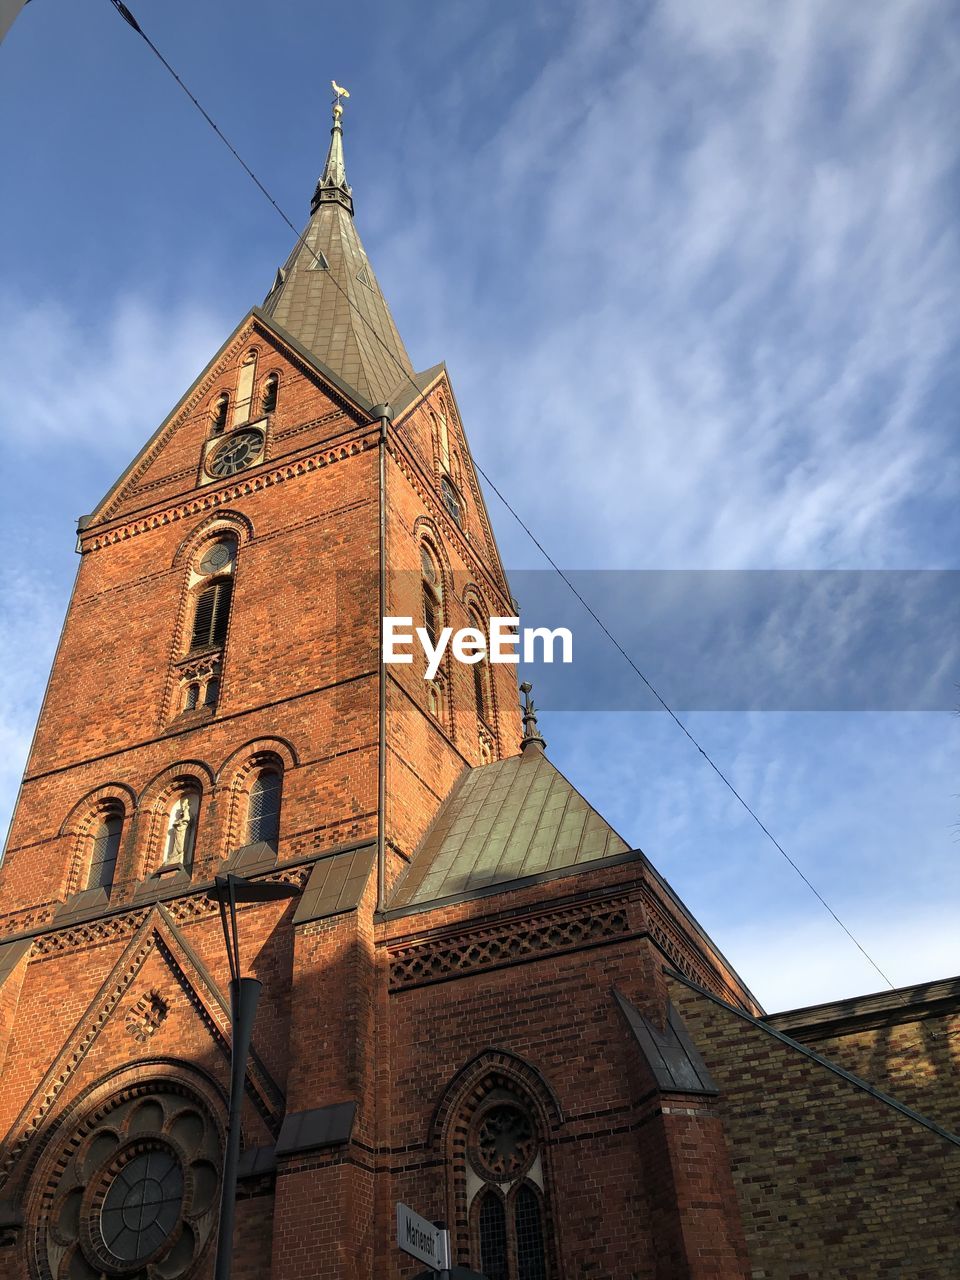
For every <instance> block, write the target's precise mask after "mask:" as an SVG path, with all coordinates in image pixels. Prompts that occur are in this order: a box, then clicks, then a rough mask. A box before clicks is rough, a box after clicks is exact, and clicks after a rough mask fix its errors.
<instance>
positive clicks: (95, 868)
mask: <svg viewBox="0 0 960 1280" xmlns="http://www.w3.org/2000/svg"><path fill="white" fill-rule="evenodd" d="M122 831H123V819H122V818H121V817H120V815H119V814H116V813H110V814H107V815H106V816H105V817H104V818H103V819H102V820H101V822H100V825H99V826H98V827H97V828H96V830H95V831H94V833H93V851H92V854H91V857H90V874H89V876H88V877H87V888H88V889H109V888H110V887H111V886H112V884H113V875H114V872H115V871H116V867H117V854H118V853H119V852H120V835H121V833H122Z"/></svg>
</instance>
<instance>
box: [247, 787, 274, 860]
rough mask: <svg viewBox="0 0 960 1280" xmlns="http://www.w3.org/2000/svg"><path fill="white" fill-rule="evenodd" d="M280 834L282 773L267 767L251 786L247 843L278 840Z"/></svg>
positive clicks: (270, 842)
mask: <svg viewBox="0 0 960 1280" xmlns="http://www.w3.org/2000/svg"><path fill="white" fill-rule="evenodd" d="M279 834H280V775H279V773H275V772H274V771H273V770H272V769H265V770H264V771H263V773H260V774H258V775H257V777H256V778H255V779H254V782H253V786H252V787H251V788H250V810H249V818H248V822H247V844H257V843H258V842H259V841H261V840H264V841H266V842H267V843H268V844H272V843H274V842H275V841H276V839H277V836H278V835H279Z"/></svg>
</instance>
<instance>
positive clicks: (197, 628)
mask: <svg viewBox="0 0 960 1280" xmlns="http://www.w3.org/2000/svg"><path fill="white" fill-rule="evenodd" d="M232 593H233V582H232V581H231V579H229V578H226V579H223V580H221V581H220V582H212V583H211V584H210V586H209V587H204V589H203V591H202V592H201V593H200V597H199V599H198V600H197V608H196V612H195V613H194V615H193V633H192V635H191V638H190V648H191V650H193V649H210V648H213V647H214V646H221V645H222V644H223V642H224V640H225V639H226V637H227V620H228V619H229V617H230V597H231V595H232Z"/></svg>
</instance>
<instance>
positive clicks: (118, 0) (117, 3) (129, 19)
mask: <svg viewBox="0 0 960 1280" xmlns="http://www.w3.org/2000/svg"><path fill="white" fill-rule="evenodd" d="M110 3H111V4H112V5H113V7H114V8H115V9H116V11H117V13H119V15H120V16H121V18H123V20H124V22H126V23H127V25H128V26H130V27H131V28H132V29H133V30H134V31H135V32H136V33H137V35H139V36H140V37H141V39H142V40H143V41H144V42H145V44H146V45H147V47H148V48H149V49H150V51H151V52H152V53H153V54H154V56H155V57H156V58H157V59H158V60H159V62H160V63H161V64H162V65H163V67H164V68H165V69H166V70H167V72H168V73H169V74H170V75H171V76H172V77H173V79H174V80H175V81H176V82H177V84H178V85H179V86H180V88H181V89H182V90H183V92H184V93H185V94H186V96H187V97H188V98H189V99H190V101H191V102H192V103H193V105H194V106H195V107H196V109H197V110H198V111H199V112H200V114H201V115H202V116H203V118H204V120H205V121H206V122H207V124H208V125H209V126H210V128H211V129H212V130H213V131H214V133H215V134H216V135H217V137H218V138H219V139H220V141H221V142H222V143H223V145H224V146H225V147H226V148H227V150H228V151H229V152H230V154H231V155H232V156H233V157H234V159H235V160H236V161H237V163H238V164H239V165H240V166H241V168H242V169H243V171H244V172H245V173H246V174H247V176H248V177H249V178H250V180H251V181H252V182H253V183H254V184H255V186H256V187H257V189H258V190H259V191H260V192H261V193H262V194H263V195H264V196H265V197H266V199H267V200H268V201H269V202H270V204H271V205H272V206H273V208H274V209H275V210H276V212H277V213H278V214H279V215H280V217H281V218H282V219H283V221H284V223H285V224H286V225H287V227H289V228H290V230H291V231H292V232H293V233H294V235H295V236H296V237H297V245H300V244H303V245H304V246H305V247H306V248H307V249H308V250H309V252H310V253H312V254H313V257H314V260H315V261H316V263H317V264H318V266H324V265H325V264H324V263H323V262H322V261H321V259H320V258H319V256H318V255H317V254H316V253H315V252H314V250H313V249H312V248H311V246H310V245H309V244H307V242H306V239H305V237H304V235H303V234H302V233H300V232H299V231H297V228H296V226H295V225H294V223H293V222H292V221H291V220H290V218H289V217H288V216H287V215H286V213H284V211H283V209H282V208H281V207H280V205H279V204H278V203H277V201H276V200H275V199H274V197H273V196H272V195H271V194H270V192H269V191H268V190H267V188H266V186H264V184H263V183H262V182H261V181H260V179H259V178H258V177H257V175H256V174H255V173H254V171H253V170H252V169H251V168H250V166H249V165H248V164H247V163H246V161H245V160H244V159H243V157H242V156H241V155H240V153H239V152H238V151H237V149H236V147H234V145H233V143H232V142H230V140H229V139H228V138H227V137H226V135H225V134H224V133H223V131H222V130H221V129H220V127H219V125H217V123H216V121H215V120H214V119H213V118H212V117H211V116H210V114H209V113H208V112H207V111H206V110H205V109H204V107H203V106H202V105H201V104H200V102H199V101H198V99H197V98H196V96H195V95H194V94H193V93H192V92H191V91H190V89H188V88H187V86H186V85H185V84H184V82H183V81H182V80H181V78H180V76H179V75H178V74H177V72H176V71H175V70H174V68H173V67H172V66H171V65H170V63H169V62H168V61H167V59H166V58H165V57H164V56H163V54H162V53H161V52H160V50H159V49H158V48H157V46H156V45H155V44H154V43H153V41H152V40H151V39H150V37H149V36H148V35H147V34H146V32H145V31H144V30H143V28H142V27H141V26H140V24H139V22H137V20H136V18H135V17H134V16H133V14H132V13H131V12H130V10H129V9H128V8H127V6H126V5H125V4H124V3H123V0H110ZM330 280H331V281H332V282H333V284H334V285H336V287H337V289H338V290H339V292H340V293H341V294H342V295H343V297H344V298H345V299H346V301H347V305H348V306H349V307H350V308H351V309H352V310H353V311H354V313H355V314H356V315H357V316H358V317H359V318H360V320H361V321H362V322H363V323H364V324H365V325H366V326H367V328H368V329H369V331H370V333H371V334H372V335H373V336H374V338H376V340H377V341H378V342H379V343H380V345H381V346H382V347H383V349H384V351H385V352H386V353H387V355H388V356H389V358H390V359H391V360H392V361H393V362H394V364H396V366H397V369H398V370H399V371H400V374H401V375H402V377H404V378H406V379H407V380H408V381H409V383H410V385H411V386H412V387H413V389H414V391H415V392H417V394H418V398H417V399H416V400H415V401H414V402H413V404H412V406H411V408H410V410H409V412H411V413H412V412H413V411H414V410H415V409H417V408H418V407H419V405H420V402H421V401H422V400H424V399H425V398H426V394H427V393H426V390H421V389H420V387H418V386H417V384H416V381H415V380H414V378H413V377H412V376H411V374H410V372H409V371H408V370H407V369H406V368H404V366H403V365H402V364H401V362H400V361H399V360H398V359H397V356H396V354H395V353H394V352H393V351H392V350H391V349H390V347H389V346H388V345H387V343H386V342H384V340H383V338H382V337H381V336H380V334H379V333H378V332H377V330H376V329H375V328H374V327H373V325H372V324H370V322H369V321H368V320H367V318H366V316H364V315H363V313H362V312H361V311H360V310H359V308H357V307H356V306H355V304H354V303H353V302H352V300H351V299H350V297H349V295H348V294H347V292H346V290H345V289H343V288H342V287H341V285H340V284H339V283H338V282H337V280H336V278H335V276H334V275H333V273H332V272H331V273H330ZM471 460H472V461H473V465H474V466H475V468H476V469H477V471H478V472H479V473H480V475H481V476H482V477H483V479H484V480H485V481H486V483H487V484H488V485H489V487H490V489H491V490H492V491H493V492H494V493H495V494H496V496H497V497H498V498H499V499H500V501H501V502H502V503H503V505H504V507H506V509H507V511H509V513H510V514H511V516H513V518H514V520H515V521H516V522H517V524H518V525H519V526H520V528H521V529H522V530H523V532H524V533H525V534H526V535H527V537H528V538H529V539H530V541H531V542H532V543H533V545H534V546H535V547H536V548H537V550H538V551H539V552H540V554H541V555H542V556H543V558H544V560H546V562H547V564H549V565H550V567H551V568H552V569H553V570H554V572H555V573H556V574H557V575H558V576H559V577H560V579H561V580H562V581H563V582H564V583H565V584H566V586H567V588H568V589H569V590H570V592H571V593H572V594H573V595H574V596H575V597H576V599H577V600H578V601H579V602H580V604H581V605H582V607H583V608H584V609H585V610H586V611H587V613H588V614H589V615H590V617H591V618H592V619H593V621H594V622H595V623H596V624H597V626H598V627H599V628H600V630H601V631H602V632H603V634H604V635H605V636H606V637H607V639H608V640H609V641H610V643H611V644H612V645H613V647H614V648H615V649H616V650H617V652H618V653H619V654H620V655H621V657H623V658H624V659H625V661H626V662H627V663H628V664H629V666H630V668H631V669H632V670H633V671H634V673H635V674H636V675H637V676H638V677H639V678H640V680H642V681H643V683H644V685H645V686H646V687H647V689H648V690H649V691H650V693H651V694H652V695H653V697H654V698H655V699H656V701H657V702H658V703H659V704H660V706H661V707H662V708H663V710H664V711H665V712H666V713H667V715H668V716H669V717H670V718H671V720H673V722H674V723H675V724H676V725H677V727H678V728H679V729H680V730H681V732H682V733H683V734H684V736H685V737H686V738H687V739H688V740H689V741H690V742H691V743H692V744H693V746H694V747H696V749H697V751H698V752H699V753H700V755H701V756H703V758H704V760H705V761H706V762H707V764H708V765H709V766H710V768H711V769H712V770H713V772H714V773H715V774H716V775H717V777H718V778H719V779H720V781H721V782H722V783H723V785H724V786H725V787H726V788H727V790H728V791H729V792H730V794H731V795H732V796H733V797H734V799H735V800H736V801H737V802H738V803H739V804H740V805H741V806H742V807H743V809H744V810H745V811H746V812H747V813H748V814H749V816H750V817H751V818H752V819H753V821H754V822H755V823H756V825H757V826H758V827H759V828H760V830H761V831H762V832H763V834H764V835H765V836H766V838H767V839H768V840H769V841H770V843H771V844H772V845H773V847H774V848H775V849H776V850H777V851H778V853H780V854H781V856H782V857H783V858H784V859H785V860H786V861H787V863H788V864H789V865H790V866H791V867H792V868H793V870H794V871H795V872H796V874H797V875H798V876H799V877H800V879H801V880H802V881H803V883H804V884H805V885H806V886H807V888H808V889H809V890H810V892H811V893H812V894H813V895H814V897H815V898H816V899H817V901H818V902H819V903H820V904H821V906H823V907H824V909H825V910H826V911H827V912H829V914H830V915H831V916H832V917H833V919H834V920H835V921H836V923H837V924H838V925H839V926H840V928H841V929H842V930H843V932H844V933H845V934H846V935H847V937H848V938H849V939H850V941H851V942H852V943H853V944H854V946H855V947H856V948H857V950H858V951H859V952H860V954H861V955H862V956H863V957H864V959H865V960H866V961H867V963H868V964H869V965H870V966H871V967H872V968H873V969H874V970H875V972H876V973H878V974H879V975H880V977H881V978H882V979H883V981H884V982H885V983H886V985H887V986H888V987H889V988H890V989H891V991H893V992H895V993H896V994H897V995H898V996H899V997H900V999H901V1000H904V997H903V995H902V994H901V993H900V992H899V991H898V989H897V987H896V986H895V985H894V983H893V982H892V981H891V980H890V978H889V977H888V976H887V975H886V973H884V971H883V969H881V968H880V966H879V964H877V962H876V960H874V958H873V957H872V956H871V955H870V953H869V952H868V951H867V949H866V948H865V947H864V946H863V944H862V943H861V942H860V941H859V939H858V938H857V937H856V936H855V935H854V934H853V933H852V932H851V930H850V929H848V928H847V926H846V925H845V924H844V922H843V921H842V920H841V919H840V917H839V916H838V915H837V913H836V911H834V909H833V907H831V906H830V904H829V902H827V900H826V898H824V896H823V894H822V893H821V892H820V891H819V889H817V887H816V886H815V885H814V884H813V883H812V881H811V880H810V879H809V877H808V876H807V875H806V874H805V873H804V872H803V871H802V870H801V868H800V867H799V866H798V864H797V863H796V862H795V861H794V860H793V858H791V856H790V854H789V853H787V851H786V849H785V848H784V847H783V845H782V844H781V843H780V841H779V840H778V839H777V838H776V836H774V835H773V833H772V832H771V831H770V829H769V827H767V825H766V824H765V823H764V822H763V820H762V819H761V818H760V816H759V814H757V813H756V811H755V810H754V809H753V808H752V807H751V806H750V804H749V803H748V802H747V800H745V799H744V797H743V796H742V795H741V794H740V792H739V791H738V790H737V788H736V787H735V786H734V784H733V783H732V782H731V781H730V779H729V778H728V777H727V775H726V774H725V773H724V772H723V770H722V769H721V768H720V766H719V765H718V764H717V763H716V762H715V761H714V759H713V758H712V757H711V755H710V754H709V752H708V751H706V750H705V749H704V748H703V747H702V746H701V745H700V743H699V742H698V741H697V739H696V738H695V737H694V736H693V734H692V733H691V732H690V730H689V729H688V728H687V726H686V725H685V724H684V722H683V721H682V720H681V719H680V717H679V716H678V715H677V713H676V712H675V711H674V710H673V708H672V707H671V706H670V705H669V704H668V703H667V701H666V700H665V699H664V698H663V696H662V695H661V694H660V692H659V690H657V689H656V688H655V687H654V685H653V684H652V683H651V682H650V681H649V680H648V679H647V677H646V676H645V675H644V673H643V672H642V671H641V669H640V668H639V667H638V666H637V664H636V662H635V661H634V660H633V658H632V657H631V656H630V654H629V653H628V652H627V650H626V649H625V648H624V647H623V645H622V644H621V643H620V641H619V640H618V639H617V638H616V636H615V635H614V634H613V633H612V632H611V631H610V629H609V627H607V625H606V623H605V622H604V621H603V619H602V618H601V617H600V616H599V614H598V613H597V612H596V610H595V609H594V608H593V607H592V605H590V603H589V602H588V601H587V600H586V599H585V598H584V596H583V595H582V594H581V593H580V591H578V590H577V588H576V586H574V584H573V582H572V581H571V580H570V577H569V576H568V574H566V573H565V572H564V571H563V570H562V569H561V568H560V566H559V565H558V564H557V562H556V561H555V560H554V558H553V556H551V555H550V553H549V552H548V551H547V549H546V547H544V545H543V543H542V542H541V541H540V540H539V538H537V537H536V535H535V534H534V533H533V531H532V530H531V529H530V527H529V526H528V525H527V524H526V523H525V521H524V520H523V519H522V518H521V517H520V515H519V514H518V513H517V512H516V510H515V509H514V508H513V506H512V505H511V504H510V502H509V501H508V500H507V498H506V497H504V495H503V493H502V492H501V491H500V489H499V488H498V486H497V485H496V484H494V482H493V480H491V478H490V477H489V476H488V475H487V473H486V471H484V469H483V468H482V467H481V466H480V464H479V463H478V462H477V461H476V459H475V458H472V459H471ZM951 1034H952V1033H951Z"/></svg>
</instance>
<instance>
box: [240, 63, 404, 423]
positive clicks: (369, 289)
mask: <svg viewBox="0 0 960 1280" xmlns="http://www.w3.org/2000/svg"><path fill="white" fill-rule="evenodd" d="M331 83H332V84H333V93H334V100H333V128H332V129H331V131H330V149H329V151H328V152H327V161H326V164H325V165H324V167H323V173H322V174H321V175H320V179H319V181H318V182H317V186H316V190H315V191H314V193H313V200H312V201H311V204H310V222H309V223H308V225H307V228H306V230H305V231H304V233H303V235H302V236H301V237H300V239H299V240H298V241H297V243H296V245H294V248H293V252H292V253H291V254H290V257H289V258H288V259H287V261H286V263H285V264H284V266H283V267H281V268H280V270H279V271H278V272H277V277H276V279H275V280H274V282H273V288H272V289H271V290H270V292H269V293H268V294H267V296H266V298H265V300H264V303H263V310H264V312H265V313H266V315H267V316H269V317H270V318H271V319H272V320H274V322H275V323H276V324H277V326H278V327H279V328H281V329H284V330H286V332H287V333H289V334H290V335H291V336H292V337H294V338H296V339H297V341H298V342H300V343H302V344H303V346H305V347H306V348H307V350H308V351H309V352H311V353H312V354H313V355H314V356H315V357H316V359H317V360H318V361H319V362H320V363H321V364H323V365H326V367H327V368H328V369H329V370H330V371H331V372H332V373H334V374H336V376H337V377H338V378H339V379H340V380H341V382H342V383H344V384H346V386H347V388H348V389H350V390H352V391H353V392H355V393H356V394H357V397H358V399H359V401H360V402H361V403H362V402H363V401H364V400H365V401H367V403H368V404H369V405H371V406H373V405H378V404H383V403H386V402H387V401H389V400H390V399H391V397H392V395H393V393H394V392H397V391H399V390H400V389H401V388H404V387H406V385H407V384H408V383H409V381H410V379H411V378H412V377H413V365H412V364H411V363H410V357H409V356H408V355H407V351H406V348H405V347H404V345H403V341H402V339H401V337H400V334H399V333H398V332H397V327H396V325H395V324H394V322H393V317H392V316H391V314H390V308H389V307H388V306H387V301H386V299H385V298H384V296H383V294H382V293H381V292H380V285H379V284H378V283H377V278H376V276H375V275H374V272H373V267H372V266H371V265H370V262H369V259H368V258H367V255H366V253H365V252H364V249H363V245H362V244H361V243H360V237H359V236H358V235H357V229H356V226H355V224H354V221H353V193H352V192H351V190H350V186H349V184H348V183H347V174H346V169H345V167H344V163H343V128H342V126H341V117H342V115H343V106H342V103H341V99H343V98H348V97H349V96H350V95H349V94H348V93H347V90H346V89H344V88H342V86H340V85H338V84H337V82H336V81H335V80H334V81H332V82H331Z"/></svg>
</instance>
